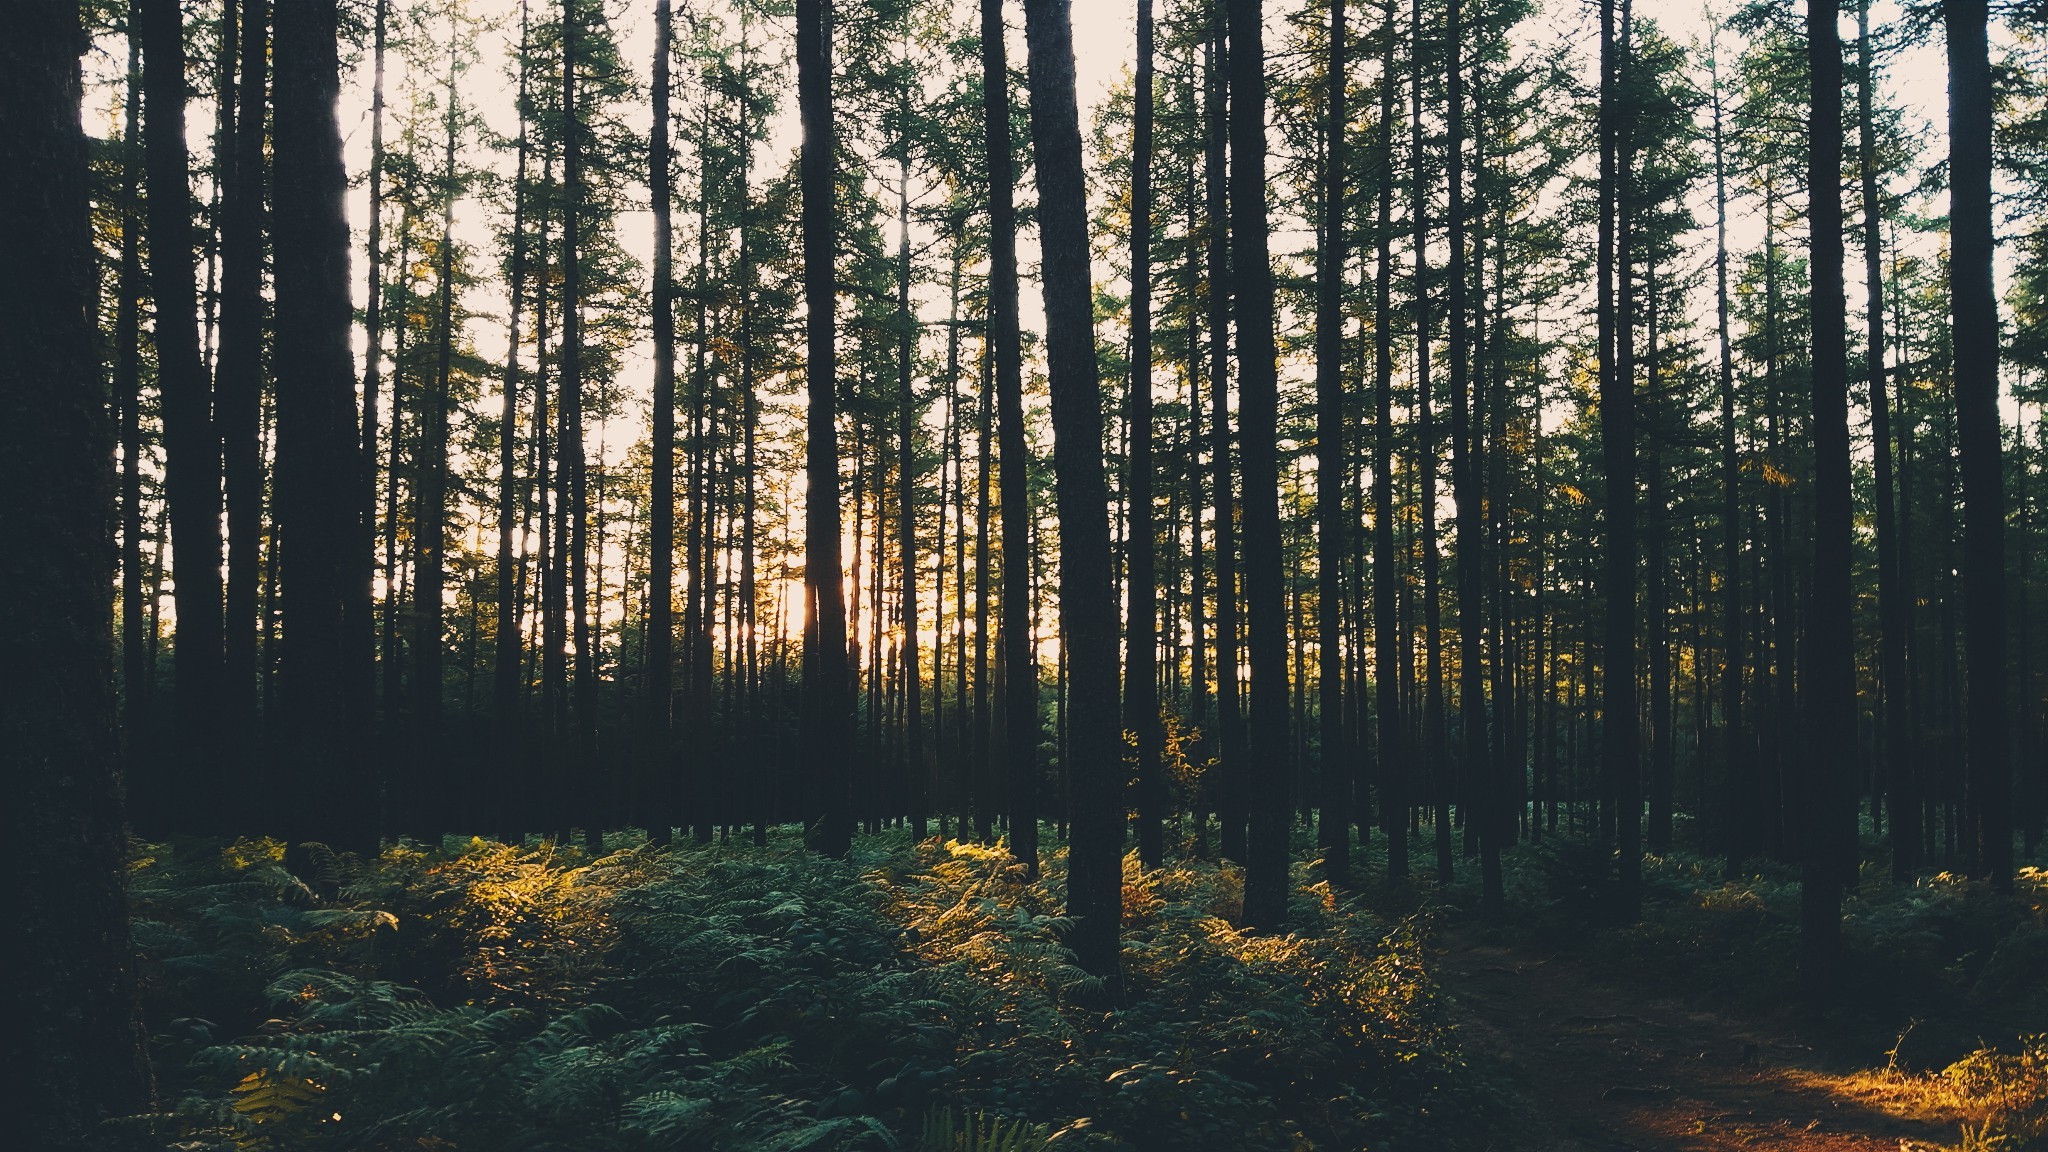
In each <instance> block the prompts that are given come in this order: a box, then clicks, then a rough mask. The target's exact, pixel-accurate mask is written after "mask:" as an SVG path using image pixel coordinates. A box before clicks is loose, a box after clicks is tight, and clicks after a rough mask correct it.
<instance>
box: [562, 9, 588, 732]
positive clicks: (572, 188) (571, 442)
mask: <svg viewBox="0 0 2048 1152" xmlns="http://www.w3.org/2000/svg"><path fill="white" fill-rule="evenodd" d="M582 24H583V13H582V11H581V10H580V8H579V0H562V348H561V363H560V368H561V386H560V389H561V397H562V399H561V405H560V407H559V408H558V412H559V414H560V417H561V425H562V427H561V433H560V441H559V447H558V451H559V452H560V453H561V473H560V475H561V488H562V496H563V498H564V499H563V503H564V505H565V507H564V508H563V509H562V510H561V512H560V513H559V515H561V516H562V517H563V518H565V519H566V520H567V524H566V526H565V527H566V529H567V530H566V531H565V532H564V533H563V536H564V539H562V540H561V542H560V543H561V546H562V548H563V549H564V552H565V556H564V558H565V559H566V560H567V561H568V567H569V636H570V648H571V652H572V655H573V658H574V663H573V665H572V671H571V683H572V684H573V686H574V691H573V693H572V699H573V707H572V708H571V713H572V715H573V717H574V721H575V735H576V739H575V747H576V749H577V754H578V755H579V756H582V757H587V756H589V755H590V754H591V752H592V751H593V750H594V745H595V743H596V740H597V668H596V658H595V654H594V653H593V652H592V650H591V634H590V537H589V533H590V492H589V485H590V477H589V470H588V467H587V465H586V462H585V460H584V449H583V399H584V398H583V384H584V380H583V353H584V334H583V223H582V221H583V208H584V204H583V197H584V188H583V180H584V176H583V136H584V131H585V128H586V125H585V124H584V121H583V112H582V110H581V108H580V107H579V106H578V105H577V102H576V100H577V85H576V81H577V75H578V66H579V65H580V64H581V62H582V61H581V57H582V50H581V48H580V43H581V39H582V35H581V34H582Z"/></svg>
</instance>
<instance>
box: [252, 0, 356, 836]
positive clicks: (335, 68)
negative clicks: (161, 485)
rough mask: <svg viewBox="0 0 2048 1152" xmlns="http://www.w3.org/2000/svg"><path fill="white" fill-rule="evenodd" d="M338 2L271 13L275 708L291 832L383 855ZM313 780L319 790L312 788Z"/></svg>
mask: <svg viewBox="0 0 2048 1152" xmlns="http://www.w3.org/2000/svg"><path fill="white" fill-rule="evenodd" d="M336 20H337V14H336V3H335V0H309V2H306V3H300V2H298V0H294V2H293V3H290V4H284V5H280V6H279V8H278V12H277V52H276V64H277V96H276V101H277V132H276V136H275V145H274V148H275V160H274V163H275V165H276V184H275V186H276V196H277V212H276V216H275V224H274V228H275V232H274V235H275V237H276V247H277V338H278V341H279V345H280V346H281V347H285V348H290V349H292V350H293V352H292V355H291V356H290V357H288V358H286V359H284V360H281V361H280V362H279V365H278V381H277V397H278V403H277V519H278V531H279V534H280V536H281V538H282V547H281V549H280V553H279V559H278V568H279V571H280V573H281V579H280V581H279V589H278V595H279V598H280V600H281V602H282V609H283V612H282V614H283V618H284V629H283V634H284V641H283V643H284V649H285V650H284V652H283V655H282V659H281V661H280V672H279V678H280V680H281V696H280V704H281V707H282V708H283V711H284V728H285V730H286V731H287V732H288V733H289V734H290V737H289V739H288V741H287V744H288V746H289V747H291V748H292V750H293V759H294V762H295V763H296V764H298V765H299V768H298V769H297V770H295V771H294V772H292V773H290V776H291V777H292V778H294V779H296V780H299V781H302V782H303V783H302V784H301V785H300V787H301V788H302V789H303V790H304V792H303V794H302V795H299V796H294V797H293V800H294V801H295V803H294V807H293V809H292V810H293V811H296V812H299V813H303V814H305V815H304V816H302V819H303V820H304V821H305V823H304V826H303V827H295V828H291V829H290V830H289V831H290V833H291V834H292V835H294V836H302V835H314V836H318V837H319V838H322V839H326V840H327V841H328V842H330V843H332V844H334V845H335V846H337V847H346V848H353V849H358V850H363V849H374V848H375V846H376V843H377V839H376V823H375V815H376V812H375V803H376V781H375V779H374V778H373V777H371V776H370V775H369V771H368V770H367V769H366V768H365V767H363V764H364V762H365V759H366V758H365V757H364V756H363V753H364V751H365V750H366V749H365V741H364V739H363V734H364V733H365V732H366V730H367V727H368V724H367V722H368V719H369V715H368V708H369V700H370V692H369V675H370V670H369V668H368V666H367V660H366V659H365V658H366V656H367V654H368V652H369V647H368V645H367V643H366V642H364V641H363V640H361V639H360V638H359V637H360V635H361V633H362V632H363V631H367V629H368V627H369V618H368V615H367V612H366V611H365V609H366V608H367V605H366V604H364V603H361V602H359V601H358V600H357V598H356V594H357V589H358V587H367V586H368V584H369V571H368V567H369V559H370V558H369V556H368V554H367V553H365V552H364V551H363V550H362V549H361V548H360V546H359V541H360V539H361V537H360V536H359V535H358V534H357V533H356V532H355V531H353V528H354V525H355V524H356V522H357V521H356V514H357V512H356V509H357V505H356V499H357V496H356V490H352V489H350V488H349V487H347V486H344V485H339V484H335V483H334V478H335V477H337V476H347V475H350V474H351V469H352V468H353V467H355V466H356V462H357V461H358V460H359V459H360V457H359V455H358V447H357V439H356V430H357V423H356V410H355V359H354V356H353V353H352V351H351V349H350V347H349V345H350V333H349V328H350V323H351V321H352V319H353V309H352V308H351V305H350V302H349V291H348V262H349V240H348V217H347V215H346V212H345V209H344V198H345V196H346V194H347V189H348V173H347V170H346V169H345V168H344V166H343V162H342V149H341V127H340V124H339V122H338V121H337V120H336V118H335V103H336V100H337V98H338V95H339V92H340V88H341V72H340V67H341V66H340V61H339V58H338V56H337V54H336V52H337V50H336V45H335V40H336ZM316 789H317V791H316Z"/></svg>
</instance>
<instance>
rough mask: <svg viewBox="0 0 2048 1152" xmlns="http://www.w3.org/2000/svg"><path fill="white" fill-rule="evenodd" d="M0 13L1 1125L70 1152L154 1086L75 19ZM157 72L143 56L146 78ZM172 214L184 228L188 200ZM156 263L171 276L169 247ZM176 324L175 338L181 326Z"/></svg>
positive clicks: (109, 437) (66, 10)
mask: <svg viewBox="0 0 2048 1152" xmlns="http://www.w3.org/2000/svg"><path fill="white" fill-rule="evenodd" d="M9 15H10V20H9V22H8V35H7V37H6V39H5V42H4V44H0V107H5V108H6V109H7V114H6V115H5V116H0V154H4V155H5V156H7V157H8V160H9V162H8V163H7V164H6V165H5V166H0V214H4V215H0V218H4V219H5V220H6V221H7V226H6V227H5V228H4V229H0V306H4V307H5V310H6V315H7V317H8V321H7V323H6V324H5V325H4V326H0V397H4V398H5V402H6V406H7V412H8V418H7V419H6V420H4V421H0V531H4V533H5V539H6V540H7V542H8V553H7V560H6V561H5V563H4V566H0V573H4V586H0V613H4V621H5V623H4V627H0V668H4V669H5V672H4V690H0V733H4V736H0V749H4V752H0V764H4V765H5V771H6V773H7V779H8V780H9V782H10V785H9V789H8V793H9V795H8V800H9V803H8V805H7V812H8V816H7V838H6V844H7V849H6V852H7V857H6V859H7V865H8V869H9V873H10V882H9V883H8V885H7V892H8V895H7V902H6V907H5V913H6V916H7V922H8V924H9V925H10V927H11V930H12V931H13V932H14V933H15V934H16V938H17V939H18V940H19V941H20V944H21V946H20V947H18V948H16V949H15V954H16V958H17V959H16V964H17V967H16V969H15V975H14V977H13V978H12V979H10V980H9V981H8V993H7V1007H8V1009H9V1015H10V1019H11V1021H12V1028H13V1030H14V1033H15V1036H14V1039H12V1040H11V1041H10V1042H9V1043H8V1045H7V1055H6V1057H5V1064H4V1066H0V1070H4V1074H5V1075H6V1077H7V1082H8V1083H9V1084H12V1085H14V1086H15V1088H16V1090H17V1091H18V1092H20V1093H22V1094H23V1095H22V1096H21V1098H20V1102H19V1104H18V1105H17V1106H16V1109H15V1116H14V1118H13V1120H12V1121H11V1122H10V1124H9V1127H10V1129H11V1130H12V1131H14V1132H16V1133H17V1135H18V1138H20V1139H22V1140H24V1141H25V1146H29V1147H35V1148H50V1149H56V1150H60V1152H68V1150H72V1149H84V1148H87V1147H89V1146H96V1145H97V1140H98V1137H99V1135H100V1133H99V1132H98V1131H97V1128H98V1125H99V1123H100V1121H102V1120H104V1119H106V1118H108V1117H112V1116H118V1115H125V1114H129V1113H133V1112H137V1111H140V1110H141V1109H142V1108H143V1107H144V1105H145V1104H147V1103H148V1100H149V1096H150V1090H151V1089H150V1079H149V1063H148V1055H147V1050H146V1048H145V1046H144V1043H145V1033H144V1032H143V1029H142V1021H141V1005H140V1002H139V999H138V993H137V988H136V974H135V958H134V945H133V943H132V942H131V941H130V939H129V935H128V910H127V900H126V897H125V896H124V895H123V887H122V885H123V873H124V865H125V862H126V860H127V856H128V851H127V839H126V829H125V827H124V826H123V816H122V794H121V773H120V763H121V760H120V758H121V745H120V739H119V736H118V734H117V729H116V727H115V715H114V674H113V673H114V670H113V650H114V649H113V604H112V601H111V599H110V595H109V594H110V589H111V588H112V587H113V582H114V559H115V551H114V539H113V525H114V474H113V461H114V436H113V425H112V423H111V422H110V421H109V420H108V418H107V411H108V410H107V406H106V400H107V397H106V386H105V384H104V381H103V378H102V377H101V375H100V364H99V360H98V355H97V351H96V343H97V339H98V333H97V332H96V331H95V328H94V324H93V319H92V317H93V311H94V296H95V291H96V287H95V284H94V275H95V273H94V267H93V250H92V239H91V234H90V223H89V218H88V196H89V191H88V171H87V160H86V141H85V136H84V133H83V132H82V131H81V130H80V127H79V115H80V100H81V92H82V88H81V81H80V73H79V54H80V53H81V52H82V51H83V50H84V49H85V48H86V47H87V43H88V41H87V38H86V35H85V31H84V29H83V28H82V27H81V26H80V23H79V12H78V5H76V4H70V3H59V2H56V0H35V2H33V3H25V4H19V5H16V6H14V8H13V9H12V10H11V12H10V13H9ZM158 15H161V14H160V13H159V14H158ZM171 15H172V17H173V18H175V16H176V12H175V8H174V9H173V11H172V13H171ZM158 31H161V29H158ZM144 34H145V36H146V35H148V34H149V33H148V31H145V33H144ZM158 47H160V45H158ZM162 62H163V57H162V56H161V55H158V54H156V53H152V56H151V60H150V64H151V66H152V67H157V66H161V64H162ZM180 87H182V85H180ZM152 95H156V93H155V92H154V91H153V92H152ZM152 103H153V107H154V108H157V109H161V108H162V107H163V105H162V104H160V103H155V102H154V101H153V102H152ZM179 144H180V148H181V149H182V146H183V142H182V140H181V141H180V142H179ZM153 174H154V173H153ZM156 186H157V187H159V188H161V187H163V184H162V183H161V182H156ZM181 187H182V186H181ZM172 206H173V207H174V208H176V210H177V212H178V214H179V215H182V214H183V212H184V206H185V198H184V197H183V196H178V197H175V198H172ZM164 251H166V253H167V256H170V257H171V259H169V260H168V261H167V262H168V263H169V264H171V265H172V266H173V268H172V270H174V269H175V267H176V266H177V264H178V261H176V259H175V253H176V252H177V251H178V249H177V248H176V247H172V248H169V249H166V250H164ZM189 272H190V269H189V267H188V268H187V287H188V288H189V287H190V278H189ZM183 319H184V320H185V324H184V325H183V327H185V328H186V329H189V328H190V314H189V313H187V314H184V315H183Z"/></svg>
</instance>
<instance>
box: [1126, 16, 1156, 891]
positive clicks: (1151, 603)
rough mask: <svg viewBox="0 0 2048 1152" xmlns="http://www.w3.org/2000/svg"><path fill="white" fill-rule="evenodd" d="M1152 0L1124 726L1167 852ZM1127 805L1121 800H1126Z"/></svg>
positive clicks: (1140, 102) (1135, 137) (1139, 124)
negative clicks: (1156, 446)
mask: <svg viewBox="0 0 2048 1152" xmlns="http://www.w3.org/2000/svg"><path fill="white" fill-rule="evenodd" d="M1152 40H1153V29H1152V0H1138V71H1137V78H1136V86H1137V87H1136V99H1137V107H1136V109H1135V112H1134V114H1133V116H1134V118H1133V125H1132V134H1131V141H1132V142H1131V149H1132V152H1131V380H1130V410H1129V413H1128V415H1129V418H1130V428H1131V447H1130V457H1129V466H1128V478H1127V480H1126V482H1125V490H1126V492H1127V496H1128V500H1129V506H1130V528H1129V533H1130V540H1129V543H1128V545H1127V552H1126V559H1125V564H1126V566H1127V567H1126V572H1125V578H1126V590H1127V598H1126V602H1125V603H1126V607H1125V610H1124V618H1125V628H1126V630H1127V634H1126V636H1125V641H1124V727H1125V728H1126V729H1128V730H1129V731H1130V732H1132V733H1134V734H1135V735H1136V736H1137V742H1138V747H1137V752H1138V858H1139V859H1140V860H1142V861H1143V862H1144V863H1145V866H1146V867H1148V868H1157V867H1158V866H1159V865H1160V864H1161V863H1162V862H1163V861H1164V857H1165V835H1164V825H1163V820H1164V818H1165V807H1166V786H1165V781H1164V780H1162V779H1161V776H1160V773H1161V767H1160V756H1161V747H1162V745H1163V744H1164V742H1165V732H1164V730H1163V729H1162V728H1161V726H1160V719H1159V632H1158V616H1159V599H1158V564H1157V560H1156V558H1155V555H1154V552H1155V547H1156V546H1155V544H1154V529H1153V524H1152V471H1153V463H1152V146H1153V145H1152V107H1153V93H1152V88H1153V63H1152V57H1153V46H1152ZM1119 807H1121V805H1119Z"/></svg>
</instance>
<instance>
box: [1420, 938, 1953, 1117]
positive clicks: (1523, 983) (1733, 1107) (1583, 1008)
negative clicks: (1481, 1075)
mask: <svg viewBox="0 0 2048 1152" xmlns="http://www.w3.org/2000/svg"><path fill="white" fill-rule="evenodd" d="M1443 944H1444V949H1445V950H1444V954H1443V955H1442V957H1441V958H1440V960H1439V961H1438V964H1439V968H1438V970H1439V972H1440V973H1441V974H1442V977H1443V981H1444V985H1445V987H1446V989H1447V990H1448V991H1449V993H1450V995H1451V997H1452V999H1453V1001H1454V1003H1455V1010H1456V1012H1457V1014H1458V1019H1459V1021H1460V1033H1461V1040H1462V1043H1463V1046H1464V1049H1465V1051H1466V1053H1467V1054H1468V1056H1469V1057H1470V1058H1471V1059H1472V1060H1473V1062H1474V1064H1475V1065H1476V1066H1477V1067H1478V1068H1479V1069H1480V1070H1482V1071H1486V1072H1491V1073H1492V1074H1494V1075H1496V1076H1498V1077H1499V1078H1500V1079H1501V1080H1502V1081H1504V1082H1505V1086H1506V1087H1507V1088H1508V1089H1509V1091H1510V1092H1511V1093H1512V1094H1513V1096H1514V1097H1516V1104H1517V1107H1516V1112H1517V1113H1518V1114H1519V1117H1520V1118H1521V1119H1522V1120H1523V1121H1524V1122H1522V1123H1519V1124H1518V1125H1517V1126H1516V1128H1515V1129H1514V1130H1513V1131H1512V1132H1511V1133H1509V1134H1507V1136H1506V1137H1505V1138H1504V1139H1503V1140H1502V1141H1500V1142H1499V1143H1497V1144H1496V1147H1498V1148H1500V1149H1503V1150H1504V1152H1505V1150H1506V1149H1516V1150H1524V1152H1567V1150H1569V1152H1578V1150H1582V1149H1583V1150H1589V1152H1625V1150H1642V1152H1648V1150H1651V1149H1656V1150H1659V1152H1662V1150H1664V1149H1678V1150H1684V1152H1709V1150H1714V1152H1718V1150H1721V1149H1747V1150H1752V1152H1756V1150H1762V1152H1781V1150H1792V1149H1799V1150H1802V1152H1805V1150H1820V1152H1900V1150H1901V1149H1902V1148H1903V1149H1909V1150H1911V1149H1916V1148H1923V1147H1924V1148H1932V1147H1935V1146H1938V1145H1944V1144H1953V1143H1955V1142H1956V1140H1957V1137H1958V1134H1957V1127H1956V1123H1957V1118H1955V1117H1950V1116H1940V1117H1933V1118H1928V1117H1926V1116H1925V1115H1924V1113H1923V1114H1919V1115H1916V1114H1915V1109H1914V1103H1915V1102H1910V1101H1907V1100H1904V1099H1901V1098H1900V1095H1899V1093H1897V1092H1894V1091H1889V1090H1888V1089H1887V1087H1886V1085H1885V1082H1884V1081H1883V1080H1882V1079H1881V1078H1879V1077H1874V1076H1870V1075H1860V1076H1859V1075H1857V1074H1855V1073H1854V1072H1852V1071H1848V1070H1843V1069H1835V1068H1828V1067H1825V1066H1823V1062H1822V1061H1821V1060H1820V1059H1819V1058H1818V1057H1817V1056H1816V1054H1815V1052H1814V1051H1813V1049H1812V1048H1811V1047H1809V1046H1808V1045H1806V1044H1804V1043H1802V1042H1801V1039H1800V1033H1801V1026H1800V1025H1798V1024H1796V1023H1792V1022H1787V1023H1784V1024H1782V1025H1778V1024H1768V1023H1758V1022H1752V1021H1743V1020H1737V1019H1733V1018H1730V1017H1727V1016H1723V1015H1719V1014H1716V1013H1714V1012H1712V1011H1708V1010H1703V1006H1701V1005H1696V1004H1686V1003H1681V1002H1678V1001H1674V1000H1670V999H1667V998H1664V997H1661V996H1659V995H1656V994H1653V993H1651V992H1649V991H1646V990H1645V989H1643V988H1640V987H1632V986H1630V985H1629V984H1626V983H1621V982H1616V981H1611V980H1607V979H1604V978H1602V977H1601V976H1599V975H1598V974H1596V973H1595V972H1594V971H1593V970H1592V969H1591V968H1590V967H1589V966H1588V965H1587V964H1586V963H1585V962H1584V961H1583V960H1582V959H1581V958H1579V957H1577V956H1575V955H1572V954H1569V953H1559V954H1536V953H1535V952H1534V951H1533V949H1530V948H1529V947H1528V946H1526V945H1520V944H1513V945H1504V944H1501V943H1493V942H1488V941H1486V940H1485V939H1484V937H1483V936H1482V935H1481V934H1480V933H1479V932H1478V931H1477V930H1476V929H1473V928H1458V929H1454V930H1452V931H1451V932H1449V933H1448V934H1447V935H1446V937H1445V938H1444V939H1443Z"/></svg>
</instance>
